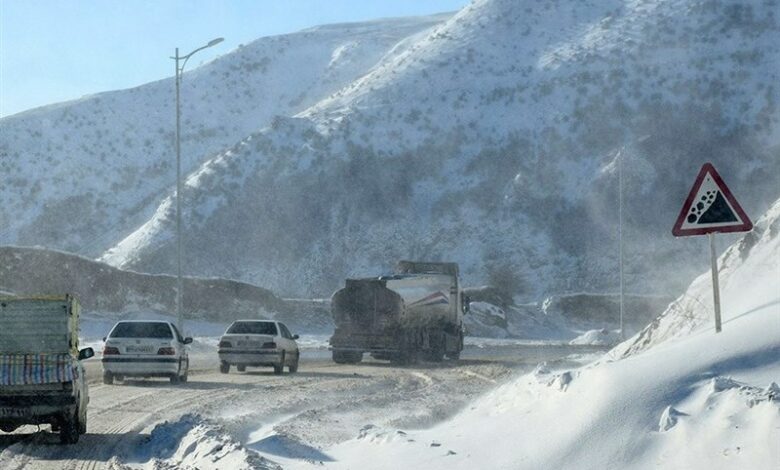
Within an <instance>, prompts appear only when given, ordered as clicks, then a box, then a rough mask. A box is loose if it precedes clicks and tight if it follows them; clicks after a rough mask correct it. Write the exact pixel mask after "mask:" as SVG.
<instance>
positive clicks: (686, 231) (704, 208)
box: [672, 163, 753, 237]
mask: <svg viewBox="0 0 780 470" xmlns="http://www.w3.org/2000/svg"><path fill="white" fill-rule="evenodd" d="M752 228H753V222H751V221H750V219H749V218H748V216H747V214H745V211H744V210H742V206H740V205H739V203H738V202H737V200H736V198H734V196H733V195H732V194H731V191H730V190H729V188H728V186H726V183H724V182H723V179H722V178H721V177H720V175H719V174H718V172H717V171H715V167H714V166H712V164H711V163H705V164H704V166H702V167H701V170H700V171H699V176H697V177H696V182H695V183H693V188H691V192H690V194H688V199H686V200H685V204H683V208H682V210H681V211H680V215H679V216H678V217H677V222H675V224H674V228H673V229H672V234H673V235H674V236H675V237H684V236H687V235H706V234H708V233H716V232H748V231H750V230H751V229H752Z"/></svg>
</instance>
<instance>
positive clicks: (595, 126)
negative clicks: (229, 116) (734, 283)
mask: <svg viewBox="0 0 780 470" xmlns="http://www.w3.org/2000/svg"><path fill="white" fill-rule="evenodd" d="M775 10H776V5H774V4H773V3H772V2H764V1H754V2H750V3H745V2H715V1H704V2H698V1H697V2H693V1H647V2H635V1H617V0H615V1H609V2H603V1H599V2H581V1H559V2H555V1H549V2H533V3H522V2H516V1H507V0H482V1H477V2H475V3H473V4H472V5H470V6H468V7H466V8H465V9H464V10H462V11H461V12H459V13H458V14H456V15H455V16H453V17H452V18H450V19H449V20H447V21H446V22H444V23H443V24H441V25H439V26H437V27H435V28H434V29H432V30H431V31H430V32H429V33H427V35H424V36H420V37H418V38H416V40H415V41H414V42H412V43H407V47H405V48H403V49H400V50H394V51H393V52H391V53H389V54H387V55H386V56H384V57H383V59H382V61H380V62H379V63H378V64H377V65H376V66H375V67H373V68H372V70H371V71H370V72H369V73H368V74H366V75H365V76H363V77H361V78H360V79H358V80H355V81H354V82H352V83H351V84H350V85H349V86H347V87H345V88H343V89H341V90H340V91H339V92H337V93H335V94H333V95H331V96H329V97H328V98H326V99H324V100H321V101H319V102H318V103H316V104H315V105H313V106H311V107H310V108H308V109H306V110H304V111H302V112H300V113H298V115H297V116H296V117H294V118H288V119H281V118H280V119H277V120H276V121H275V122H274V123H273V125H272V126H270V127H269V128H267V129H264V130H263V131H261V132H259V133H256V134H253V135H251V136H249V137H247V138H246V139H244V140H243V141H242V142H240V143H239V144H238V145H236V146H234V147H233V148H231V149H230V150H228V151H225V152H222V153H220V154H219V155H217V156H215V157H214V158H212V159H210V160H209V161H208V162H206V163H205V164H204V165H203V166H201V167H200V168H199V169H198V170H197V171H196V172H194V173H193V174H192V175H191V177H190V178H189V180H188V184H187V203H186V204H185V205H186V207H187V209H186V211H187V222H186V223H187V227H188V233H187V236H186V239H185V243H186V247H187V248H186V250H187V252H190V253H192V252H196V253H198V254H199V255H198V257H197V258H193V259H189V260H188V269H189V270H191V271H194V272H216V273H217V274H221V275H231V276H238V277H246V278H249V279H251V280H253V281H254V282H256V283H258V284H260V285H266V286H269V287H271V288H273V289H278V290H281V291H287V290H292V291H298V292H300V291H301V289H303V290H304V291H308V292H313V293H317V294H326V293H328V292H329V291H330V290H332V289H333V288H334V287H335V285H336V284H337V283H338V282H339V280H340V279H342V278H343V277H345V276H347V275H355V274H368V273H375V272H377V271H381V270H382V269H383V268H385V267H386V266H389V265H390V264H391V263H392V262H393V261H394V260H396V259H400V258H404V257H406V258H408V257H412V258H438V259H450V260H454V261H458V262H460V264H461V268H462V270H463V272H464V273H465V275H466V278H467V280H468V281H470V282H473V281H479V280H484V279H486V278H490V277H496V276H499V275H501V274H502V273H507V272H509V273H512V272H515V273H517V272H525V273H529V274H528V276H526V281H527V282H526V284H527V286H526V289H527V291H530V293H531V294H539V293H540V292H543V291H549V290H573V289H585V290H593V289H596V290H598V289H614V287H615V286H616V285H617V282H616V275H615V271H616V269H615V267H616V265H617V263H616V261H615V259H614V258H615V254H616V251H617V250H616V231H617V229H616V226H615V225H616V224H615V222H614V219H615V211H616V210H617V204H616V202H617V201H616V197H615V187H616V183H617V181H616V174H615V159H616V158H617V157H618V156H621V157H622V158H624V164H625V167H626V180H627V192H626V207H627V209H626V212H627V227H626V229H625V230H626V240H627V250H626V251H627V256H628V257H629V260H628V266H629V269H628V283H629V288H630V289H634V290H636V291H640V292H646V291H648V290H649V291H653V290H654V289H659V290H665V289H670V288H679V287H681V286H682V285H684V284H683V283H684V282H687V281H688V279H689V278H690V277H692V275H693V273H694V272H697V271H699V270H700V269H701V268H702V267H703V266H704V262H705V260H706V258H705V257H704V256H698V257H694V256H693V255H694V254H702V255H703V248H704V245H702V246H698V245H696V246H694V245H693V244H690V243H681V242H676V241H673V239H672V237H671V235H670V234H669V228H670V225H671V222H672V220H673V218H674V215H676V211H677V210H679V205H680V204H681V202H682V200H683V197H684V194H685V192H686V191H687V190H688V189H689V185H690V184H691V179H692V177H693V175H694V174H695V172H696V170H697V169H698V167H699V166H700V165H701V163H703V162H704V161H713V162H715V164H716V166H717V167H718V168H719V169H721V172H722V173H724V174H727V175H729V176H728V178H727V179H728V180H729V183H731V184H732V186H734V188H735V190H737V191H738V193H739V197H740V199H741V200H742V201H743V203H744V205H746V206H747V207H748V208H749V209H748V210H749V211H750V210H755V209H756V208H762V207H765V205H766V204H768V202H769V201H770V200H773V199H774V198H775V197H777V194H776V192H777V182H778V177H777V175H778V160H780V159H778V158H777V155H778V154H777V148H776V147H775V148H774V149H773V148H772V145H774V144H776V142H777V129H778V125H777V124H778V119H779V118H780V113H779V111H778V108H777V105H776V103H777V101H778V98H779V97H780V96H779V95H778V88H777V86H776V81H777V78H778V70H780V67H779V65H780V54H779V53H778V51H779V49H778V44H780V42H778V41H777V39H778V37H780V34H779V33H780V29H779V26H778V23H777V21H776V18H775V16H774V12H775ZM748 183H749V184H748ZM171 215H172V213H171V207H170V202H169V201H165V202H164V203H163V204H162V205H161V206H160V207H159V208H158V210H157V213H156V214H155V215H154V217H152V219H150V220H149V221H148V222H147V223H146V224H144V225H143V226H142V227H140V228H139V229H138V230H137V231H136V232H135V233H133V234H131V235H130V236H129V237H128V238H126V239H125V240H123V241H122V242H121V243H120V244H119V245H117V246H116V247H114V248H113V249H112V250H110V251H108V252H107V253H106V255H105V256H104V259H106V260H108V261H109V262H111V263H114V264H116V265H119V266H131V267H133V268H135V269H144V270H150V271H168V270H170V269H171V266H172V264H171V260H172V257H171V255H172V246H173V245H172V243H171V230H170V229H171V221H172V217H171ZM680 256H682V257H683V259H689V260H691V261H692V262H691V263H689V264H688V266H687V267H685V268H680V266H681V264H680V263H678V260H679V259H678V257H680ZM699 259H700V260H701V261H697V260H699ZM682 265H683V266H685V264H682ZM672 266H674V273H675V274H674V275H669V271H670V268H671V267H672Z"/></svg>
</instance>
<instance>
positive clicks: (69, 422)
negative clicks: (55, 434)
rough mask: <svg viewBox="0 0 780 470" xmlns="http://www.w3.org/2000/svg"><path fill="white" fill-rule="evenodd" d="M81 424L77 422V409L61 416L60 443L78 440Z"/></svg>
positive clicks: (70, 442) (72, 442)
mask: <svg viewBox="0 0 780 470" xmlns="http://www.w3.org/2000/svg"><path fill="white" fill-rule="evenodd" d="M80 430H81V425H80V424H79V412H78V409H77V410H75V413H72V414H68V415H65V416H63V417H62V422H61V423H60V444H75V443H77V442H78V441H79V431H80Z"/></svg>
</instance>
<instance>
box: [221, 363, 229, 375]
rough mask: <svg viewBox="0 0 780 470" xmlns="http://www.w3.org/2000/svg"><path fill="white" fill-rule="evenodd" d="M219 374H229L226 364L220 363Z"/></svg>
mask: <svg viewBox="0 0 780 470" xmlns="http://www.w3.org/2000/svg"><path fill="white" fill-rule="evenodd" d="M219 372H220V373H222V374H227V373H228V372H230V364H228V363H227V362H220V363H219Z"/></svg>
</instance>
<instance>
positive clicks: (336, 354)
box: [333, 349, 363, 364]
mask: <svg viewBox="0 0 780 470" xmlns="http://www.w3.org/2000/svg"><path fill="white" fill-rule="evenodd" d="M362 360H363V353H362V352H360V351H340V350H338V349H334V350H333V362H335V363H336V364H357V363H358V362H360V361H362Z"/></svg>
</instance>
